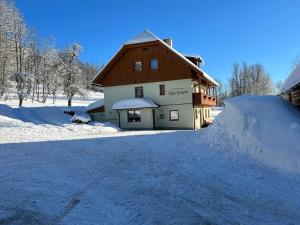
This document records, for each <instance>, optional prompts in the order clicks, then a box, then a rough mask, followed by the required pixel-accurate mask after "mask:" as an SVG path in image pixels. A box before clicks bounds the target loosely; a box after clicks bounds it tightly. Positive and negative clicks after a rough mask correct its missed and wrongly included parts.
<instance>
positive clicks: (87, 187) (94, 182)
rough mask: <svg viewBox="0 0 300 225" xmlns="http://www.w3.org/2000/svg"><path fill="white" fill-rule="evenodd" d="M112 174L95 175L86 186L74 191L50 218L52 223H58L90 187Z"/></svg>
mask: <svg viewBox="0 0 300 225" xmlns="http://www.w3.org/2000/svg"><path fill="white" fill-rule="evenodd" d="M111 174H112V172H111V173H108V174H106V175H100V176H98V177H96V178H95V179H94V180H93V181H92V182H91V183H89V184H88V185H87V186H86V188H84V189H83V190H81V191H79V192H77V193H75V194H74V195H73V196H72V198H71V200H70V201H69V202H68V203H67V204H66V206H65V208H64V209H63V210H62V211H61V212H60V213H59V214H58V215H57V216H56V217H55V218H54V219H53V220H52V223H51V224H53V225H55V224H59V223H60V222H61V221H62V220H63V219H64V218H65V217H66V216H68V215H69V214H70V213H71V212H72V211H73V209H74V208H75V207H76V206H77V205H78V204H79V203H80V201H81V199H82V198H83V197H84V195H85V194H86V193H87V192H88V191H89V190H91V189H93V188H95V187H96V186H98V185H100V184H101V182H102V181H103V180H104V179H105V178H106V177H108V176H110V175H111Z"/></svg>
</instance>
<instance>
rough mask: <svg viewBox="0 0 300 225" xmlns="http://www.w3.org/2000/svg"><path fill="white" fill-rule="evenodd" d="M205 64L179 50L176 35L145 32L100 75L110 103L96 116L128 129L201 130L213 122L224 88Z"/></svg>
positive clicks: (94, 113)
mask: <svg viewBox="0 0 300 225" xmlns="http://www.w3.org/2000/svg"><path fill="white" fill-rule="evenodd" d="M202 62H203V60H202V59H201V57H200V56H197V55H183V54H181V53H179V52H178V51H176V50H175V49H174V48H173V46H172V40H171V39H164V40H162V39H160V38H158V37H157V36H155V35H154V34H153V33H151V32H149V31H144V32H142V33H141V34H139V35H137V36H136V37H135V38H133V39H131V40H129V41H127V42H125V44H124V45H123V46H122V48H121V49H120V50H119V51H118V52H117V53H116V55H115V56H114V57H113V58H112V59H111V60H110V61H109V62H108V64H107V65H106V66H105V67H103V69H102V70H101V71H100V72H99V74H98V75H97V76H96V77H95V78H94V80H93V84H94V85H101V86H102V87H103V88H104V105H103V106H99V108H93V109H92V110H91V111H90V115H91V117H92V118H94V119H95V120H100V121H101V120H103V119H104V120H105V121H109V122H112V123H115V124H116V125H118V126H119V127H120V128H123V129H199V128H201V127H202V126H203V125H205V124H206V123H208V122H209V121H210V120H211V119H210V109H211V107H212V106H215V104H216V97H214V93H215V87H216V86H218V83H217V82H216V81H215V80H214V79H213V78H211V77H210V76H209V75H208V74H207V73H205V72H204V71H203V70H202V69H201V68H200V65H201V63H202Z"/></svg>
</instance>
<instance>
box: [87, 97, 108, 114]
mask: <svg viewBox="0 0 300 225" xmlns="http://www.w3.org/2000/svg"><path fill="white" fill-rule="evenodd" d="M102 106H104V99H100V100H98V101H95V102H93V103H91V104H89V105H88V106H87V107H86V111H91V110H93V109H97V108H100V107H102Z"/></svg>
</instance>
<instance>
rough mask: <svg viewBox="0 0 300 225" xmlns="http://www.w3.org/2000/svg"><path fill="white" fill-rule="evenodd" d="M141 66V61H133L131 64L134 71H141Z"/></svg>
mask: <svg viewBox="0 0 300 225" xmlns="http://www.w3.org/2000/svg"><path fill="white" fill-rule="evenodd" d="M142 67H143V64H142V62H141V61H136V62H134V64H133V69H134V71H136V72H141V71H142Z"/></svg>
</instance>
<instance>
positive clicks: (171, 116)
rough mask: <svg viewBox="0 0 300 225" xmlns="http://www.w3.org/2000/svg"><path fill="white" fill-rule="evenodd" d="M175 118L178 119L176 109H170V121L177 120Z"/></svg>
mask: <svg viewBox="0 0 300 225" xmlns="http://www.w3.org/2000/svg"><path fill="white" fill-rule="evenodd" d="M177 120H179V113H178V110H170V121H177Z"/></svg>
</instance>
